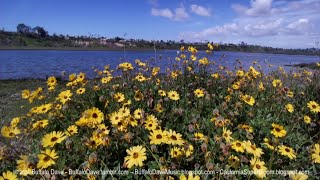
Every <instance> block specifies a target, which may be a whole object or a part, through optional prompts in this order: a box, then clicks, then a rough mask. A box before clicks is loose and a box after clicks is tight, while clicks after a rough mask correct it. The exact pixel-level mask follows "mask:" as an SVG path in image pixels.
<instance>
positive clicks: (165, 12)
mask: <svg viewBox="0 0 320 180" xmlns="http://www.w3.org/2000/svg"><path fill="white" fill-rule="evenodd" d="M151 15H153V16H162V17H166V18H169V19H172V18H173V16H174V15H173V13H172V12H171V10H170V9H168V8H166V9H155V8H152V9H151Z"/></svg>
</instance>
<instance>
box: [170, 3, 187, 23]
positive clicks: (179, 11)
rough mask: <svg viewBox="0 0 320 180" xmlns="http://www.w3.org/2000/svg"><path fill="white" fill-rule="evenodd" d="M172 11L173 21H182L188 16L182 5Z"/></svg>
mask: <svg viewBox="0 0 320 180" xmlns="http://www.w3.org/2000/svg"><path fill="white" fill-rule="evenodd" d="M174 12H175V16H174V17H173V20H175V21H183V20H185V19H187V18H188V17H189V14H188V13H187V12H186V9H185V8H184V7H183V6H182V7H180V8H176V9H175V10H174Z"/></svg>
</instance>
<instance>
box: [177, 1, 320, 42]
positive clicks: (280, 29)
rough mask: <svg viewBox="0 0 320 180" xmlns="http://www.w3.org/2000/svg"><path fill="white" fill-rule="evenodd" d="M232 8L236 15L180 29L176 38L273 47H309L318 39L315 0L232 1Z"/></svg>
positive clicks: (318, 6) (318, 7) (318, 9)
mask: <svg viewBox="0 0 320 180" xmlns="http://www.w3.org/2000/svg"><path fill="white" fill-rule="evenodd" d="M232 8H233V10H234V11H235V12H237V13H238V15H239V16H238V17H236V18H234V19H231V20H230V21H229V22H228V21H227V22H225V23H224V24H217V25H212V26H211V27H210V26H209V27H208V28H205V29H202V30H200V31H192V30H190V31H185V32H181V33H180V35H179V38H183V39H185V40H188V41H201V40H204V39H207V40H211V41H221V42H232V40H234V41H235V40H241V41H244V42H247V43H249V44H250V42H251V43H254V44H256V43H257V44H262V45H272V46H276V47H293V46H295V47H298V46H307V47H310V46H311V45H310V42H311V43H313V42H314V41H316V40H319V39H320V32H319V30H318V29H320V13H319V12H320V1H319V0H295V1H289V0H274V1H272V0H251V4H250V6H249V7H246V6H243V5H240V4H233V5H232ZM259 42H260V43H259ZM234 43H238V42H234Z"/></svg>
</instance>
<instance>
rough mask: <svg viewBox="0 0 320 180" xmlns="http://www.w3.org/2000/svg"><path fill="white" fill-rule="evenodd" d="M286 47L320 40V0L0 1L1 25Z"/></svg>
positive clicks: (54, 30)
mask: <svg viewBox="0 0 320 180" xmlns="http://www.w3.org/2000/svg"><path fill="white" fill-rule="evenodd" d="M19 23H25V24H26V25H29V26H33V27H34V26H43V27H44V28H45V29H46V30H47V31H49V34H53V33H57V34H69V35H89V34H99V35H101V36H106V37H115V36H120V37H121V36H123V34H124V33H127V35H126V38H142V39H148V40H161V39H162V40H176V41H179V40H181V39H184V40H185V41H190V42H193V41H206V40H209V41H214V42H223V43H229V42H230V43H240V42H242V41H243V42H246V43H248V44H258V45H266V46H273V47H284V48H309V47H315V42H316V41H320V30H319V29H320V0H113V1H112V0H90V1H89V0H87V1H85V0H77V1H76V0H52V1H50V0H48V1H43V0H0V28H4V29H5V30H10V31H15V30H16V26H17V24H19Z"/></svg>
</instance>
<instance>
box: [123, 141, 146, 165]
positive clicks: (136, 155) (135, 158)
mask: <svg viewBox="0 0 320 180" xmlns="http://www.w3.org/2000/svg"><path fill="white" fill-rule="evenodd" d="M127 153H128V156H126V157H125V158H124V160H125V164H126V165H127V167H128V168H131V167H133V166H139V167H142V166H143V161H145V160H147V156H146V148H144V147H143V146H134V147H131V148H130V149H127Z"/></svg>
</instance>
